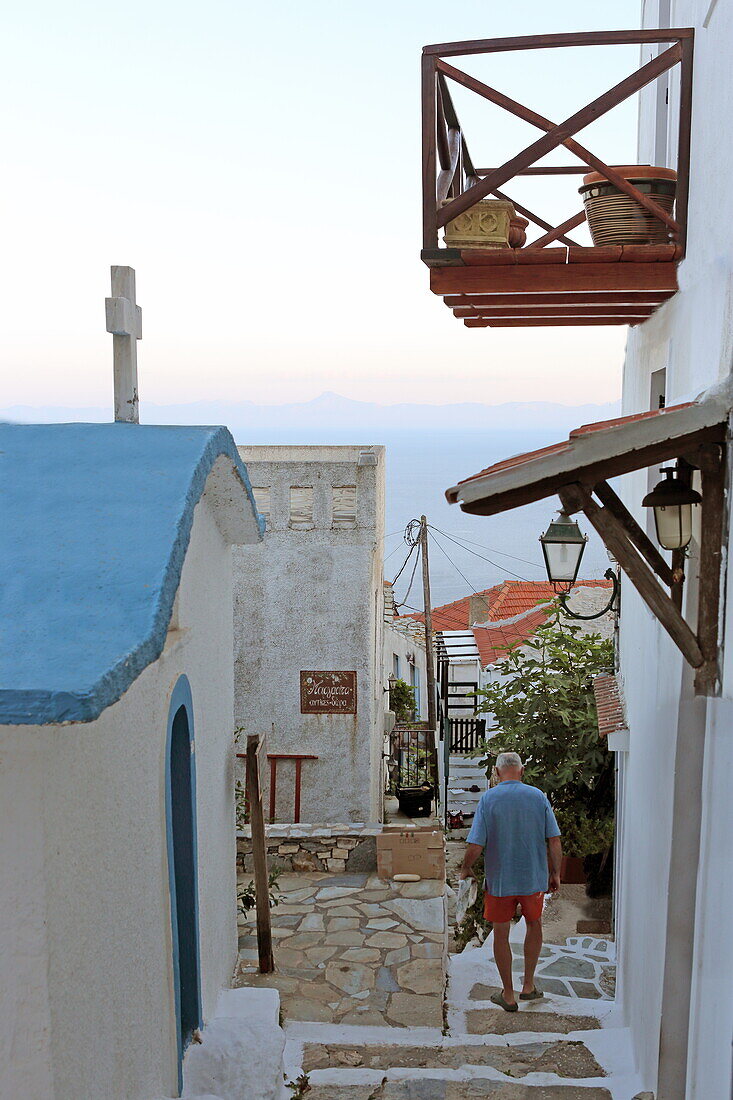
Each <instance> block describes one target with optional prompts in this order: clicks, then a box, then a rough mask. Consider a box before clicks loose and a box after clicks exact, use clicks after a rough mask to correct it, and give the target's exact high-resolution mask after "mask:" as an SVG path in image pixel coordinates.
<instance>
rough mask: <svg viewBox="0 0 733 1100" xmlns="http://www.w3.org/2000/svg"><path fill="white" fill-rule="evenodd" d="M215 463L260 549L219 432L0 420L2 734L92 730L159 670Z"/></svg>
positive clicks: (231, 446)
mask: <svg viewBox="0 0 733 1100" xmlns="http://www.w3.org/2000/svg"><path fill="white" fill-rule="evenodd" d="M220 456H226V457H227V458H228V459H230V460H231V464H232V470H233V473H234V476H235V477H236V478H237V479H238V480H239V481H240V482H241V485H242V490H243V492H242V497H241V507H242V512H243V513H244V512H247V513H249V515H248V517H247V516H245V515H243V517H242V518H243V521H244V520H245V519H246V518H248V519H249V528H250V531H251V532H252V541H255V540H256V539H257V537H258V534H259V533H261V532H262V530H263V521H262V520H261V519H260V517H259V516H258V515H257V511H256V507H255V503H254V497H253V495H252V488H251V486H250V483H249V478H248V477H247V471H246V469H245V467H244V466H243V464H242V461H241V459H240V458H239V455H238V453H237V448H236V446H235V443H234V440H233V439H232V437H231V435H230V433H229V432H228V431H227V429H226V428H199V427H155V426H152V425H142V424H122V423H118V424H0V724H15V725H19V724H31V725H44V724H46V723H59V722H88V721H92V720H93V719H95V718H97V717H98V715H99V714H101V712H102V711H103V710H104V709H105V708H106V707H108V706H110V704H112V703H114V702H116V701H117V700H118V699H119V698H120V697H121V696H122V695H123V693H124V692H125V691H126V690H127V688H128V687H129V686H130V684H131V683H132V682H133V681H134V680H135V679H136V678H137V677H138V676H139V675H140V673H141V672H142V671H143V669H145V668H146V667H147V666H148V665H149V664H150V663H151V662H152V661H154V660H156V658H157V657H158V656H159V655H160V653H161V652H162V650H163V646H164V644H165V639H166V634H167V630H168V625H169V623H170V618H171V612H172V609H173V601H174V599H175V595H176V592H177V590H178V583H179V580H180V577H181V569H182V567H183V561H184V558H185V555H186V550H187V548H188V542H189V538H190V534H191V527H192V524H193V511H194V508H195V506H196V503H197V501H198V500H199V498H200V497H201V494H202V493H203V491H204V486H205V485H206V480H207V478H208V476H209V473H210V472H211V470H212V467H213V466H214V463H215V462H216V460H217V459H218V458H219V457H220ZM236 495H238V494H236ZM248 498H249V499H248ZM235 505H236V506H237V507H238V506H239V504H238V502H237V501H235Z"/></svg>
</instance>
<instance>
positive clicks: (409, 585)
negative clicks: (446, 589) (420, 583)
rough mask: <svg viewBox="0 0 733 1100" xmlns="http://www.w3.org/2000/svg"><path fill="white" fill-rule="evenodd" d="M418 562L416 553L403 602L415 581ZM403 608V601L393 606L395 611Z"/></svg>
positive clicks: (418, 557)
mask: <svg viewBox="0 0 733 1100" xmlns="http://www.w3.org/2000/svg"><path fill="white" fill-rule="evenodd" d="M413 549H414V547H413ZM410 553H412V550H411V551H410ZM419 561H420V554H419V553H417V554H415V564H414V565H413V567H412V574H411V576H410V583H409V584H408V586H407V591H406V592H405V600H406V599H407V597H408V596H409V595H410V592H411V591H412V582H413V581H414V580H415V573H416V572H417V566H418V563H419ZM403 606H404V600H402V601H400V603H396V604H395V611H396V610H397V609H398V608H399V607H403Z"/></svg>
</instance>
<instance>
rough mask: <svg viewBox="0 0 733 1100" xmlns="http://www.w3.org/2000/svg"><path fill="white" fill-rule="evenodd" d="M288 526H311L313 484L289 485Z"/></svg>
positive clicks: (302, 527) (303, 527)
mask: <svg viewBox="0 0 733 1100" xmlns="http://www.w3.org/2000/svg"><path fill="white" fill-rule="evenodd" d="M290 526H291V527H294V528H296V529H298V528H300V529H305V528H309V527H312V526H313V486H312V485H292V486H291V487H290Z"/></svg>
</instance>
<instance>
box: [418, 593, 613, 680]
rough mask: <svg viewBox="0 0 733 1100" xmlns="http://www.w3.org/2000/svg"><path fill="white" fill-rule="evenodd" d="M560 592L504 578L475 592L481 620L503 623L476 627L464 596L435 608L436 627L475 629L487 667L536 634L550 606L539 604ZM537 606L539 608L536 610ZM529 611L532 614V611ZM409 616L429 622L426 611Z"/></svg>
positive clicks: (484, 664) (434, 625)
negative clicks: (510, 648)
mask: <svg viewBox="0 0 733 1100" xmlns="http://www.w3.org/2000/svg"><path fill="white" fill-rule="evenodd" d="M575 587H576V588H610V587H611V582H610V581H607V580H588V581H576V584H575ZM556 595H557V593H556V592H555V590H554V588H553V587H552V585H551V584H550V583H549V581H502V582H501V584H496V585H494V586H493V588H485V589H484V590H483V591H481V592H475V593H474V594H473V596H474V601H476V600H478V599H481V600H482V602H483V605H484V606H485V608H486V615H485V618H483V619H480V620H479V621H481V622H489V623H497V624H500V625H497V626H496V627H491V626H489V627H484V626H473V624H472V623H470V622H469V615H470V608H471V597H470V596H464V597H463V599H460V600H454V602H453V603H446V604H443V605H442V606H440V607H434V608H433V629H434V630H469V629H473V635H474V638H475V639H476V645H477V646H478V651H479V654H480V655H481V663H482V665H483V666H486V665H488V664H492V663H493V662H494V661H497V660H500V659H501V658H502V657H504V656H505V655H506V649H507V647H508V646H510V645H513V644H514V643H515V642H524V641H526V640H527V639H528V638H531V637H532V635H533V634H534V632H535V631H536V630H537V627H538V626H541V625H542V623H543V622H545V620H546V619H547V609H546V608H543V607H538V604H547V603H548V602H549V601H550V600H554V599H555V596H556ZM480 606H481V605H479V607H480ZM533 608H537V610H536V611H534V612H533V611H532V609H533ZM474 609H476V602H474ZM529 612H532V613H531V614H529ZM409 618H411V619H416V620H417V621H418V622H424V621H425V619H424V617H423V614H422V612H415V613H414V614H412V615H410V616H409ZM507 620H516V621H514V622H512V621H507Z"/></svg>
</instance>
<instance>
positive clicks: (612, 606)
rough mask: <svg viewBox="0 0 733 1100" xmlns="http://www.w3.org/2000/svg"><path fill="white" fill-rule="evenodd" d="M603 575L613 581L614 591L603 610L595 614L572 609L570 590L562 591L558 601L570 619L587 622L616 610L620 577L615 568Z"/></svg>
mask: <svg viewBox="0 0 733 1100" xmlns="http://www.w3.org/2000/svg"><path fill="white" fill-rule="evenodd" d="M603 576H604V577H605V579H606V580H607V581H610V582H611V584H612V585H613V591H612V592H611V598H610V600H609V601H608V603H607V604H606V606H605V607H604V608H603V609H602V610H601V611H596V613H595V614H594V615H579V614H578V613H577V611H571V610H570V608H569V607H568V605H567V599H568V595H569V593H568V592H561V593H560V595H559V596H558V602H559V604H560V606H561V607H562V609H563V612H564V614H565V615H567V616H568V618H570V619H582V620H584V621H586V622H587V621H589V620H590V619H600V618H602V616H603V615H607V614H608V612H609V611H615V610H616V607H617V606H618V592H619V583H618V577H617V576H616V572H615V570H613V569H607V570H606V572H605V573H604V574H603Z"/></svg>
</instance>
